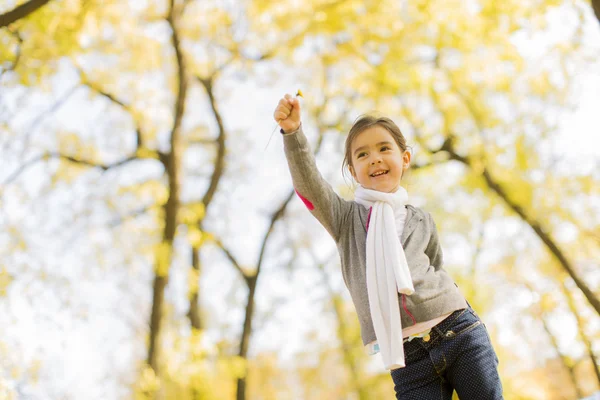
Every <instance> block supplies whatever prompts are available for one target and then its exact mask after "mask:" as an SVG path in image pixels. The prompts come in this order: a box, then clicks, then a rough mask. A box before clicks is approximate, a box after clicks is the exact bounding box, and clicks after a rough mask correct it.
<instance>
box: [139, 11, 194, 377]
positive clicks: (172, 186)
mask: <svg viewBox="0 0 600 400" xmlns="http://www.w3.org/2000/svg"><path fill="white" fill-rule="evenodd" d="M167 22H168V23H169V26H170V27H171V42H172V45H173V49H174V51H175V57H176V64H177V78H178V87H177V93H176V101H175V106H174V113H173V127H172V130H171V136H170V150H169V153H168V154H166V155H163V156H162V157H161V160H162V162H163V165H164V168H165V172H166V175H167V181H168V185H169V198H168V200H167V203H166V204H165V206H164V213H165V215H164V218H165V227H164V230H163V237H162V244H163V245H164V246H165V247H166V248H168V250H169V257H168V259H167V260H165V261H164V262H166V263H167V265H166V266H165V270H164V271H161V270H160V269H161V266H160V263H161V261H160V260H157V261H156V262H157V265H158V266H159V268H158V269H157V270H156V272H155V273H156V275H155V277H154V285H153V291H154V292H153V296H152V314H151V316H150V342H149V344H148V359H147V362H148V364H149V365H150V367H151V368H152V369H153V370H154V373H155V374H156V376H159V372H160V371H159V368H158V350H159V342H158V338H159V334H160V330H161V321H162V308H163V303H164V290H165V287H166V286H167V283H168V279H169V266H170V262H171V257H172V248H173V240H174V238H175V232H176V230H177V212H178V210H179V163H180V161H181V160H180V156H179V148H180V145H179V137H180V131H181V121H182V119H183V114H184V112H185V99H186V92H187V81H186V71H185V62H184V59H183V53H182V51H181V46H180V41H179V35H178V33H177V29H176V27H175V13H174V0H171V1H170V9H169V15H168V16H167Z"/></svg>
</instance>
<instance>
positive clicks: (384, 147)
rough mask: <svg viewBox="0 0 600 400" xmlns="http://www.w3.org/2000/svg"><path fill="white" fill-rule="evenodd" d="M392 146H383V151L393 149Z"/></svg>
mask: <svg viewBox="0 0 600 400" xmlns="http://www.w3.org/2000/svg"><path fill="white" fill-rule="evenodd" d="M391 149H392V148H391V147H390V146H383V147H382V148H381V151H386V150H391Z"/></svg>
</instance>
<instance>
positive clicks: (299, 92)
mask: <svg viewBox="0 0 600 400" xmlns="http://www.w3.org/2000/svg"><path fill="white" fill-rule="evenodd" d="M296 97H302V98H304V94H303V93H302V90H300V89H298V91H297V92H296ZM276 130H277V124H275V128H273V132H271V136H269V141H268V142H267V145H266V146H265V150H266V149H267V147H269V143H271V138H272V137H273V134H274V133H275V131H276Z"/></svg>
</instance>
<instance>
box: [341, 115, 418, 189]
mask: <svg viewBox="0 0 600 400" xmlns="http://www.w3.org/2000/svg"><path fill="white" fill-rule="evenodd" d="M351 157H352V162H351V163H350V166H349V168H350V173H351V174H352V176H353V177H354V179H356V181H357V182H358V183H360V184H361V185H362V186H363V187H364V188H366V189H371V190H377V191H379V192H386V193H393V192H395V191H396V190H397V189H398V187H400V181H401V180H402V175H403V173H404V170H405V169H406V168H408V164H409V163H410V153H409V152H408V151H402V150H401V149H400V147H399V146H398V144H397V143H396V141H395V140H394V137H393V136H392V134H391V133H390V132H389V131H388V130H387V129H385V128H384V127H382V126H380V125H375V126H372V127H370V128H367V129H365V130H364V131H362V132H361V133H359V134H358V135H357V136H356V137H355V138H354V140H353V141H352V145H351Z"/></svg>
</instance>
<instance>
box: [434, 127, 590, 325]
mask: <svg viewBox="0 0 600 400" xmlns="http://www.w3.org/2000/svg"><path fill="white" fill-rule="evenodd" d="M453 140H454V139H453V136H452V135H449V136H448V138H447V139H446V141H445V142H444V144H443V145H442V147H441V148H440V149H439V150H436V151H432V150H430V151H431V152H432V153H436V152H440V151H445V152H447V153H448V154H449V156H450V159H451V160H456V161H459V162H461V163H462V164H464V165H466V166H467V167H469V169H471V170H472V169H473V161H472V159H471V158H470V157H465V156H461V155H459V154H458V153H457V152H456V150H455V149H454V143H453ZM482 175H483V179H484V181H485V183H486V185H487V187H488V188H489V189H491V190H492V191H493V192H495V193H496V194H497V195H498V196H499V197H500V198H501V199H502V201H503V202H504V203H505V204H506V205H507V206H508V207H509V208H510V209H511V210H513V212H515V213H516V214H517V215H518V216H519V217H521V219H522V220H523V221H524V222H525V223H527V224H528V225H529V227H530V228H531V229H533V231H534V232H535V233H536V234H537V236H538V237H539V238H540V239H541V240H542V242H543V243H544V244H545V245H546V247H547V248H548V250H549V251H550V253H551V254H552V255H553V256H554V258H556V260H557V261H558V262H559V263H560V265H561V266H562V267H563V268H564V269H565V271H567V273H568V274H569V276H570V277H571V279H573V281H574V282H575V284H576V285H577V287H578V288H579V289H580V290H581V291H582V292H583V294H584V296H585V297H586V299H587V300H588V302H589V303H590V304H591V305H592V307H593V308H594V309H595V310H596V312H597V313H598V314H600V300H599V299H598V298H597V297H596V295H595V294H594V292H593V291H592V290H591V289H590V287H589V286H588V285H587V284H586V282H585V281H584V280H583V279H582V278H580V277H579V275H578V274H577V272H576V271H575V269H574V268H573V266H572V265H571V262H570V261H569V260H568V259H567V257H566V256H565V254H564V252H563V251H562V250H561V249H560V247H559V246H558V244H557V243H556V242H555V241H554V239H553V238H552V237H551V236H550V234H548V233H547V232H546V229H545V228H544V227H543V226H542V223H541V222H540V221H538V220H536V219H535V218H533V217H532V216H530V215H529V214H528V213H527V212H526V211H525V210H524V209H523V207H521V206H520V205H519V204H517V203H516V202H514V201H513V200H512V199H511V198H510V197H509V196H508V194H507V193H506V191H505V190H504V188H503V187H502V186H501V185H500V183H499V182H497V181H496V180H495V179H494V177H493V176H492V174H491V173H490V171H489V169H488V168H487V167H486V166H484V167H483V171H482Z"/></svg>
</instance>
